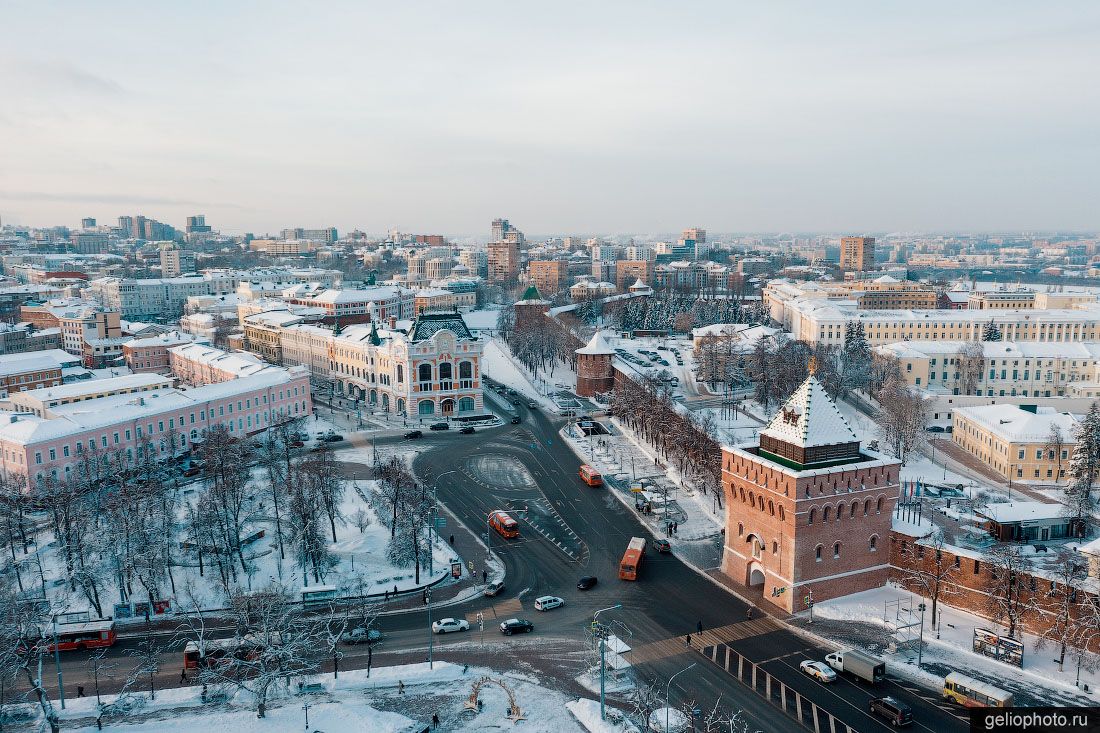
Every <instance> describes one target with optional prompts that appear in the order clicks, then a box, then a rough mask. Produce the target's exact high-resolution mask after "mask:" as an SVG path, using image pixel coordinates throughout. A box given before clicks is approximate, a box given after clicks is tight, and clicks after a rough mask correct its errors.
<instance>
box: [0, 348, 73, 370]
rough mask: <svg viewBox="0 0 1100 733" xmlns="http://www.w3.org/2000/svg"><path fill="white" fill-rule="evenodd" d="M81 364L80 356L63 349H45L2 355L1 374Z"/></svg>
mask: <svg viewBox="0 0 1100 733" xmlns="http://www.w3.org/2000/svg"><path fill="white" fill-rule="evenodd" d="M70 364H71V365H79V364H80V357H79V356H74V355H73V354H70V353H69V352H67V351H62V350H61V349H45V350H43V351H30V352H26V353H23V354H6V355H4V356H0V376H7V375H9V374H22V373H23V372H33V371H38V370H40V369H59V368H61V367H63V366H66V365H70Z"/></svg>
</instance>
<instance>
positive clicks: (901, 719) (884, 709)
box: [870, 696, 913, 726]
mask: <svg viewBox="0 0 1100 733" xmlns="http://www.w3.org/2000/svg"><path fill="white" fill-rule="evenodd" d="M870 710H871V714H872V715H877V716H879V717H880V718H886V720H888V721H890V725H893V726H900V725H909V724H910V723H912V722H913V708H911V707H909V706H908V705H906V704H905V703H903V702H902V701H901V700H898V699H897V698H894V697H889V696H887V697H876V698H875V699H874V700H872V701H871V706H870Z"/></svg>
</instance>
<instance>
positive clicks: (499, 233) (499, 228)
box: [489, 219, 527, 244]
mask: <svg viewBox="0 0 1100 733" xmlns="http://www.w3.org/2000/svg"><path fill="white" fill-rule="evenodd" d="M489 241H490V242H515V243H516V244H523V243H524V242H525V241H527V240H526V239H525V238H524V236H523V232H521V231H520V230H519V229H516V228H515V227H514V226H512V225H511V224H509V223H508V220H507V219H493V226H492V232H491V234H490V236H489Z"/></svg>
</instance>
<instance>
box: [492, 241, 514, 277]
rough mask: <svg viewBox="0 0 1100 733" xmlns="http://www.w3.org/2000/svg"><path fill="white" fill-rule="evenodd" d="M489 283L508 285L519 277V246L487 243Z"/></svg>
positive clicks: (504, 243)
mask: <svg viewBox="0 0 1100 733" xmlns="http://www.w3.org/2000/svg"><path fill="white" fill-rule="evenodd" d="M488 269H489V278H488V279H489V282H491V283H510V282H513V281H515V279H516V277H517V276H518V275H519V244H518V243H516V242H507V241H501V242H489V262H488Z"/></svg>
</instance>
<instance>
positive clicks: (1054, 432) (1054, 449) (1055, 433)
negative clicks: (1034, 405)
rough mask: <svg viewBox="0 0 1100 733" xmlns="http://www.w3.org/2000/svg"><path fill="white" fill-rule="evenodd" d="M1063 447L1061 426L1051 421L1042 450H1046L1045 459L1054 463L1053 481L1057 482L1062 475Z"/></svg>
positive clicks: (1064, 438) (1063, 438)
mask: <svg viewBox="0 0 1100 733" xmlns="http://www.w3.org/2000/svg"><path fill="white" fill-rule="evenodd" d="M1065 449H1066V436H1065V434H1064V433H1063V432H1062V428H1061V426H1059V425H1058V424H1056V423H1051V425H1050V432H1049V433H1047V441H1046V443H1044V444H1043V450H1045V451H1046V452H1047V459H1048V460H1052V461H1054V463H1055V469H1054V483H1058V479H1059V478H1060V477H1061V475H1062V451H1064V450H1065Z"/></svg>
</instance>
